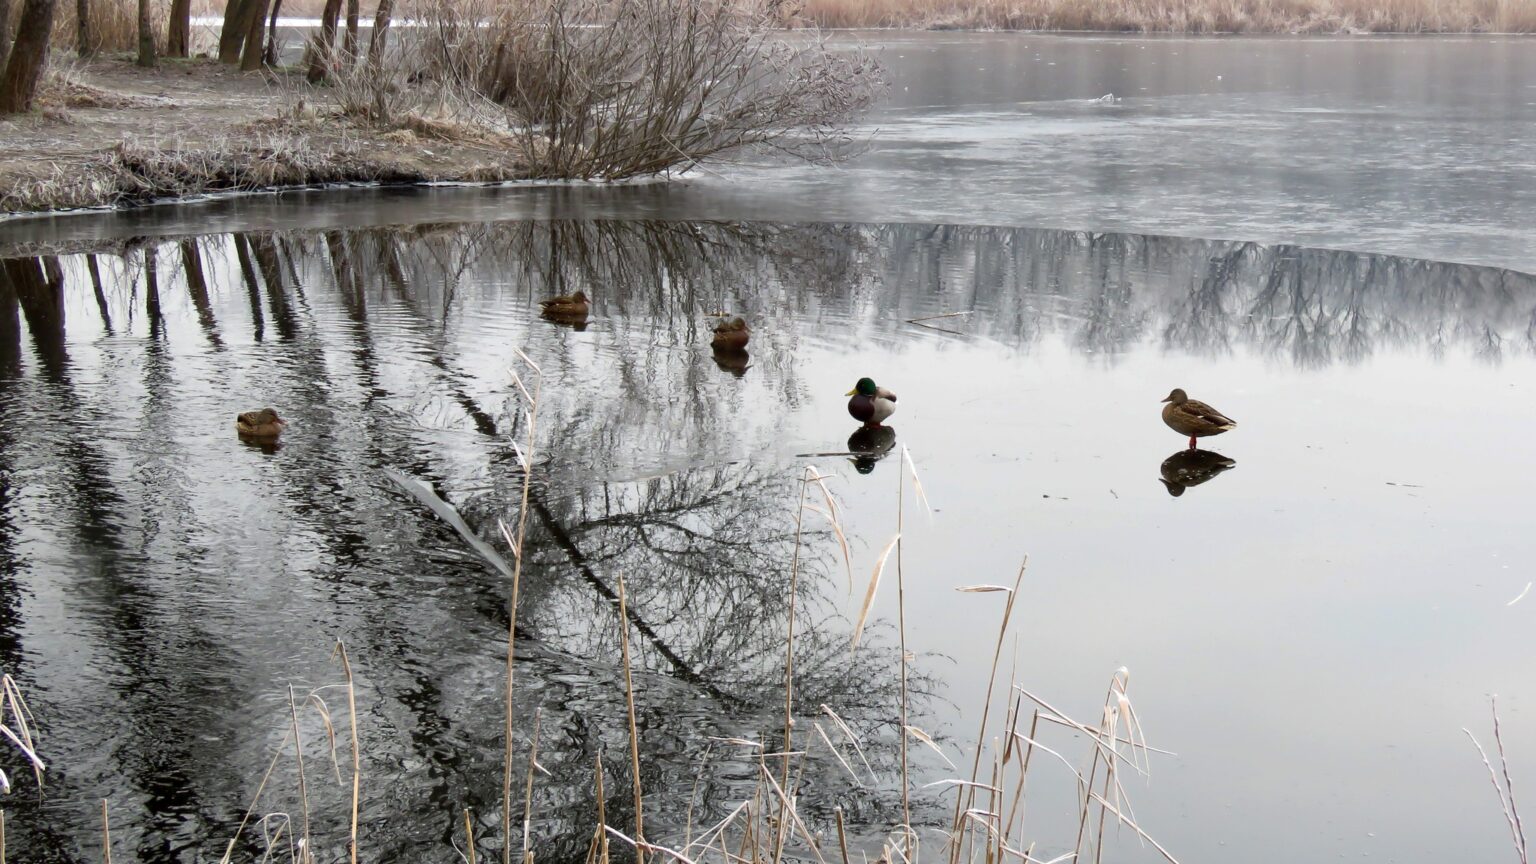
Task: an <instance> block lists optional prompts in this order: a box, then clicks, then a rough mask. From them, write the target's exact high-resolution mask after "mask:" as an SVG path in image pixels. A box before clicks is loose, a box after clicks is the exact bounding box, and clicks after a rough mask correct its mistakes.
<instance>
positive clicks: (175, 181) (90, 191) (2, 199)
mask: <svg viewBox="0 0 1536 864" xmlns="http://www.w3.org/2000/svg"><path fill="white" fill-rule="evenodd" d="M268 125H269V126H272V125H274V124H270V123H269V124H268ZM275 125H277V126H278V127H279V128H278V131H268V132H266V133H256V132H252V133H249V134H247V135H245V136H241V137H239V138H228V139H221V140H218V141H214V142H211V143H205V144H201V145H198V146H188V147H156V146H143V145H135V144H129V143H126V142H125V143H120V144H118V145H117V146H116V147H113V148H112V149H110V150H108V151H105V152H103V153H100V154H98V155H97V156H95V157H93V158H91V159H90V160H89V161H87V162H86V163H85V164H84V165H83V166H81V165H75V164H71V165H68V166H67V167H60V168H58V169H56V170H55V171H54V173H53V174H52V175H51V176H42V177H29V178H22V179H18V180H17V181H15V182H13V183H10V184H8V185H7V187H6V188H4V189H3V190H0V212H39V211H44V210H71V209H81V208H87V207H122V206H132V205H135V204H148V203H152V202H155V201H162V200H171V199H185V198H191V197H196V196H200V195H208V194H214V193H220V192H253V191H267V190H276V189H284V188H296V187H304V186H317V185H323V184H331V183H415V182H422V181H425V180H433V179H457V180H465V181H472V182H492V181H497V180H511V179H516V178H518V177H520V176H523V175H524V174H525V173H526V170H525V169H523V168H521V167H520V166H519V165H517V164H514V163H512V162H510V161H503V162H500V163H495V164H478V165H471V166H467V167H465V166H460V167H454V168H450V169H447V170H444V171H441V172H434V171H433V170H432V169H430V168H428V167H424V166H421V165H419V164H416V163H414V162H412V161H410V160H409V159H405V158H402V157H401V156H400V155H398V153H396V152H392V151H397V150H399V149H401V148H398V147H396V146H395V145H398V144H399V143H400V142H399V141H397V140H394V139H391V138H388V137H386V136H384V135H377V136H367V137H359V138H357V139H352V140H348V139H338V138H335V137H329V136H311V135H307V134H305V133H304V131H303V130H302V129H282V128H281V126H282V125H283V124H275Z"/></svg>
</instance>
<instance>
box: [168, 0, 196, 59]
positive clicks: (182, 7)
mask: <svg viewBox="0 0 1536 864" xmlns="http://www.w3.org/2000/svg"><path fill="white" fill-rule="evenodd" d="M191 48H192V0H171V23H170V25H169V26H168V27H167V28H166V32H165V56H167V57H188V56H190V52H191Z"/></svg>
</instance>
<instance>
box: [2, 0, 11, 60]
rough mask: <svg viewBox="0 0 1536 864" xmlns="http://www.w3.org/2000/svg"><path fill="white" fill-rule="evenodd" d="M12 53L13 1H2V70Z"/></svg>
mask: <svg viewBox="0 0 1536 864" xmlns="http://www.w3.org/2000/svg"><path fill="white" fill-rule="evenodd" d="M10 53H11V0H0V69H4V68H5V59H6V57H7V56H9V55H10Z"/></svg>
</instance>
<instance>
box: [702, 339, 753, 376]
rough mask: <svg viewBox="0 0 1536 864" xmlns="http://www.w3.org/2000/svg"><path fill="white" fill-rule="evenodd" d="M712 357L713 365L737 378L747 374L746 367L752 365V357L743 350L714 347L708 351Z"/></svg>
mask: <svg viewBox="0 0 1536 864" xmlns="http://www.w3.org/2000/svg"><path fill="white" fill-rule="evenodd" d="M709 353H710V354H712V355H714V358H715V365H716V366H719V367H720V368H721V369H724V370H725V371H727V372H729V373H731V374H732V375H735V376H736V377H737V378H740V377H741V376H743V375H745V374H747V367H748V366H750V365H751V364H752V355H751V354H748V353H747V349H745V348H722V347H719V346H716V347H714V348H711V349H710V352H709Z"/></svg>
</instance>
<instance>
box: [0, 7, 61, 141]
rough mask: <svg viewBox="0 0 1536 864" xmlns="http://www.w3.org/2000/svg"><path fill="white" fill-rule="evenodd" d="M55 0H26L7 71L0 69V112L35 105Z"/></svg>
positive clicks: (13, 112)
mask: <svg viewBox="0 0 1536 864" xmlns="http://www.w3.org/2000/svg"><path fill="white" fill-rule="evenodd" d="M55 5H56V2H55V0H26V3H25V4H24V5H23V6H22V7H21V23H20V24H19V25H17V27H16V41H15V43H14V44H13V45H12V46H11V56H10V57H9V58H8V59H7V60H6V64H5V71H4V73H0V114H19V113H21V112H22V111H28V110H31V108H32V97H33V96H34V95H36V93H37V82H39V81H41V80H42V78H43V65H44V64H45V63H46V62H47V61H48V34H49V33H50V32H52V30H53V10H54V6H55Z"/></svg>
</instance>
